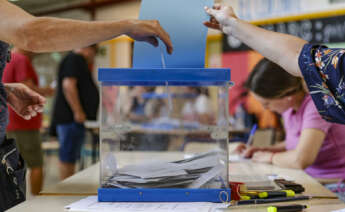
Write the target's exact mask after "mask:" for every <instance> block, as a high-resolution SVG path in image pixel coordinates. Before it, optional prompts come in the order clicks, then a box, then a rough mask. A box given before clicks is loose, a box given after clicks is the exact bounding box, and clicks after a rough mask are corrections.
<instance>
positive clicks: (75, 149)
mask: <svg viewBox="0 0 345 212" xmlns="http://www.w3.org/2000/svg"><path fill="white" fill-rule="evenodd" d="M96 53H97V46H96V45H92V46H88V47H85V48H81V49H78V50H74V51H72V52H70V53H69V54H68V55H67V56H66V57H65V58H64V59H63V60H62V61H61V63H60V65H59V70H58V77H57V78H58V85H57V95H56V99H55V103H54V109H53V117H52V123H54V124H53V125H56V132H57V136H58V140H59V143H60V148H59V159H60V163H59V168H60V178H61V180H63V179H65V178H67V177H69V176H71V175H73V174H74V172H75V163H76V161H77V160H78V159H79V158H80V151H81V148H82V145H83V143H84V139H85V127H84V122H85V121H86V120H96V118H97V117H96V116H97V111H98V106H99V93H98V88H97V85H96V83H95V82H94V79H93V77H92V71H93V68H92V66H93V63H94V59H95V56H96Z"/></svg>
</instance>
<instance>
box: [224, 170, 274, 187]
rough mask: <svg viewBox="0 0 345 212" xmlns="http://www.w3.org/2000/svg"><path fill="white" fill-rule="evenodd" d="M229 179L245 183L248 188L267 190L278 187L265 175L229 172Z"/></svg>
mask: <svg viewBox="0 0 345 212" xmlns="http://www.w3.org/2000/svg"><path fill="white" fill-rule="evenodd" d="M229 181H230V182H242V183H245V184H246V186H247V189H249V190H269V189H276V188H278V186H277V185H276V184H275V183H274V181H272V180H270V179H269V176H266V175H245V174H236V175H234V174H230V175H229Z"/></svg>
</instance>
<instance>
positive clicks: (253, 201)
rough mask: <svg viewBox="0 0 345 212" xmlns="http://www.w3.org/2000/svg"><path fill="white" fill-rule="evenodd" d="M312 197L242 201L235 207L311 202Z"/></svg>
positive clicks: (236, 203)
mask: <svg viewBox="0 0 345 212" xmlns="http://www.w3.org/2000/svg"><path fill="white" fill-rule="evenodd" d="M311 198H312V197H310V196H295V197H278V198H272V199H250V200H240V201H237V202H235V203H234V205H250V204H252V205H253V204H266V203H272V202H289V201H298V200H309V199H311Z"/></svg>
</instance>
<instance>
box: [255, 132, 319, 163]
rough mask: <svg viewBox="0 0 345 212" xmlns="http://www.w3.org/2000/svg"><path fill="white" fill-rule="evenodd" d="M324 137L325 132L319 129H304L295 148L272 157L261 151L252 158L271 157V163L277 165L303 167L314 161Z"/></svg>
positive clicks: (258, 159)
mask: <svg viewBox="0 0 345 212" xmlns="http://www.w3.org/2000/svg"><path fill="white" fill-rule="evenodd" d="M325 137H326V134H325V133H324V132H323V131H321V130H318V129H304V130H303V131H302V133H301V136H300V139H299V142H298V145H297V147H296V149H294V150H289V151H286V152H280V153H275V154H274V155H273V157H272V155H267V153H265V152H261V153H257V154H255V155H254V156H253V159H254V160H256V161H260V160H264V158H265V157H266V158H270V159H272V161H271V162H272V164H274V165H277V166H281V167H286V168H295V169H305V168H307V167H308V166H310V165H312V164H313V163H314V161H315V159H316V157H317V154H318V153H319V150H320V148H321V146H322V143H323V141H324V139H325ZM265 154H266V156H265ZM262 162H265V161H262ZM266 162H270V161H266Z"/></svg>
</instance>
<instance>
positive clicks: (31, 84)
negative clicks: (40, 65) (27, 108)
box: [20, 79, 54, 96]
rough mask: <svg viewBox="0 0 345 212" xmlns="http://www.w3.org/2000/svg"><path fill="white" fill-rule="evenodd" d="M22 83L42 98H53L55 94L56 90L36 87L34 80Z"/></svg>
mask: <svg viewBox="0 0 345 212" xmlns="http://www.w3.org/2000/svg"><path fill="white" fill-rule="evenodd" d="M20 83H23V84H24V85H26V86H28V87H29V88H30V89H31V90H33V91H35V92H37V93H39V94H41V95H42V96H52V95H53V94H54V89H53V88H50V87H38V86H37V85H35V83H34V81H33V80H32V79H27V80H24V81H22V82H20Z"/></svg>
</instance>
